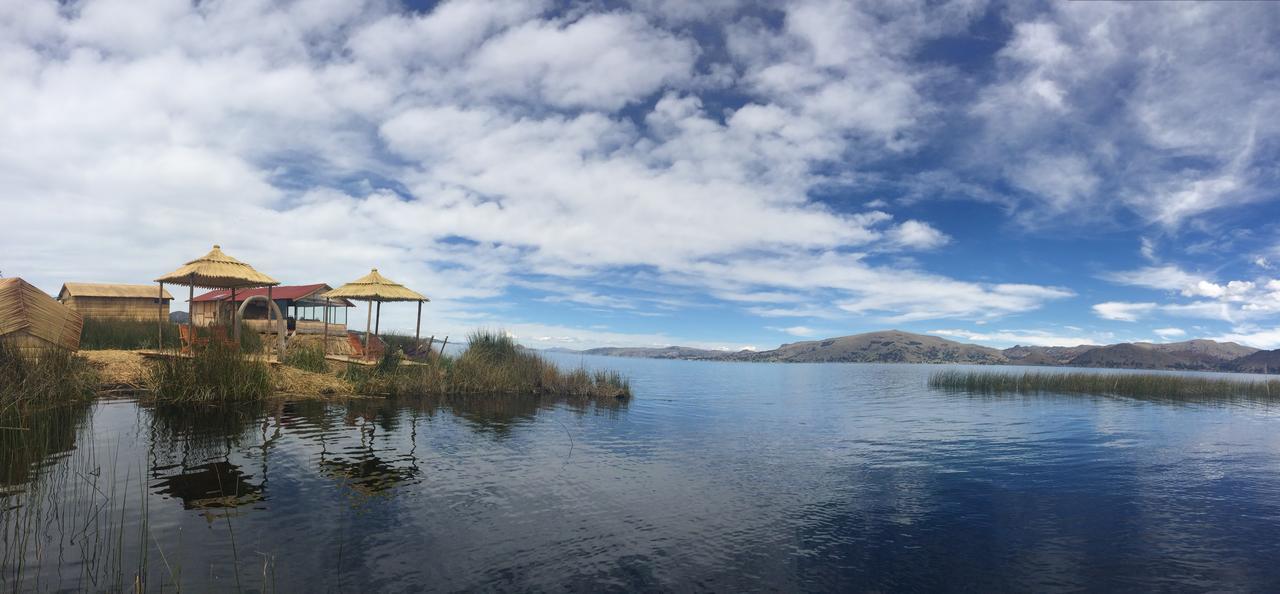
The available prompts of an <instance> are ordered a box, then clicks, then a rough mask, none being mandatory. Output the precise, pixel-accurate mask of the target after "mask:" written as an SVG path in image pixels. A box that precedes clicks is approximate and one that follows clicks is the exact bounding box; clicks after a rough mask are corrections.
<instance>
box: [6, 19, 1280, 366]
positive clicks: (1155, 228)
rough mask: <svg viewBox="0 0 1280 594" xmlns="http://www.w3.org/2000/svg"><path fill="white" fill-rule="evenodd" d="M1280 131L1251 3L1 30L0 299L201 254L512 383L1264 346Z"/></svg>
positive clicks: (1275, 290)
mask: <svg viewBox="0 0 1280 594" xmlns="http://www.w3.org/2000/svg"><path fill="white" fill-rule="evenodd" d="M1278 112H1280V5H1278V4H1275V3H1225V2H1206V3H1183V2H1178V3H1170V4H1161V3H1155V2H1143V3H1130V2H1123V3H1104V2H1052V3H1043V4H1040V3H1028V2H1013V3H993V2H985V1H980V0H957V1H930V2H910V1H893V2H838V1H826V0H816V1H796V2H787V3H783V2H748V1H736V0H703V1H701V2H681V1H675V0H636V1H634V2H624V1H599V2H568V3H564V2H561V3H553V2H540V1H537V0H519V1H515V2H505V1H497V0H470V1H450V2H439V3H436V2H416V1H415V2H408V3H401V2H398V1H394V0H369V1H361V0H297V1H293V2H288V1H277V2H266V1H258V0H235V1H230V0H226V1H224V0H200V1H196V2H192V1H189V0H188V1H182V0H81V1H74V0H71V1H63V2H53V1H47V0H0V274H3V275H4V276H6V277H13V276H18V277H22V278H25V279H26V280H28V281H30V282H32V283H34V284H36V285H37V286H40V287H41V288H43V289H45V290H46V291H49V292H50V293H56V292H57V290H58V288H59V287H60V286H61V284H62V283H64V282H68V281H82V282H91V281H99V282H136V283H146V282H151V281H152V280H153V279H155V278H156V277H157V276H159V275H161V274H164V273H167V272H169V271H171V270H173V269H175V268H177V267H178V266H180V265H181V264H183V263H184V262H186V261H187V260H190V259H193V258H196V257H198V256H200V255H203V254H204V253H205V252H207V251H208V250H209V248H210V246H211V245H213V244H220V245H221V246H222V248H223V250H224V251H226V252H227V253H228V254H230V255H232V256H234V257H237V258H239V259H241V260H244V261H246V262H248V263H250V264H251V265H253V266H254V267H256V268H258V269H259V270H261V271H263V272H265V273H267V274H270V275H272V276H274V277H276V278H277V279H279V280H281V281H282V282H284V283H285V284H306V283H315V282H327V283H329V284H331V285H334V286H336V285H338V284H341V283H343V282H346V281H348V280H352V279H355V278H357V277H359V276H361V275H363V274H365V273H367V272H368V270H369V269H370V268H373V267H377V268H378V269H379V270H380V271H381V272H382V273H383V274H384V275H386V276H388V277H390V278H392V279H394V280H397V281H399V282H401V283H403V284H405V285H407V286H409V287H411V288H414V289H416V290H418V291H420V292H422V293H424V294H426V295H427V296H429V297H430V298H431V300H432V301H431V303H429V304H427V306H426V307H425V308H424V320H423V327H424V330H423V334H424V335H429V334H434V335H436V336H437V337H439V336H443V335H451V336H454V337H457V336H462V335H465V334H466V332H468V331H469V330H472V329H477V328H487V329H495V330H505V331H508V332H510V333H512V334H514V335H515V336H517V337H518V338H519V340H520V341H521V342H523V343H525V344H527V345H529V346H535V347H542V348H548V347H563V348H572V349H581V348H591V347H597V346H665V345H671V344H680V345H686V346H695V347H705V348H727V349H740V348H757V349H766V348H773V347H775V346H777V345H778V344H780V343H786V342H794V341H797V340H806V339H814V338H821V337H827V336H839V335H846V334H854V333H858V332H866V331H872V330H879V329H888V328H897V329H902V330H907V331H912V332H922V333H930V334H936V335H939V336H944V337H947V338H952V339H955V340H961V341H965V342H975V343H980V344H986V345H991V346H997V347H1006V346H1011V345H1014V344H1024V345H1028V344H1030V345H1076V344H1090V343H1094V344H1105V343H1112V342H1121V341H1133V340H1146V341H1157V342H1162V341H1177V340H1186V339H1189V338H1213V339H1217V340H1231V341H1236V342H1240V343H1243V344H1248V345H1252V346H1255V347H1259V348H1280V268H1278V267H1280V234H1278V233H1277V231H1278V230H1280V229H1278V227H1280V225H1278V224H1277V221H1280V218H1277V215H1280V183H1277V182H1278V181H1280V165H1277V164H1278V163H1280V159H1278V158H1277V157H1280V119H1278V118H1277V117H1276V114H1277V113H1278ZM184 306H185V304H176V306H175V309H182V308H183V307H184ZM382 313H383V320H382V324H381V327H382V328H383V329H392V330H407V331H412V329H413V325H414V313H415V308H414V307H413V306H412V305H404V306H402V307H398V306H396V305H388V306H387V307H384V308H383V311H382ZM352 319H353V320H359V321H358V322H355V323H353V324H352V327H353V328H358V327H362V326H363V319H364V316H363V310H362V309H361V310H357V311H355V312H353V313H352Z"/></svg>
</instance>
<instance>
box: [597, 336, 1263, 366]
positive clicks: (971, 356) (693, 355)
mask: <svg viewBox="0 0 1280 594" xmlns="http://www.w3.org/2000/svg"><path fill="white" fill-rule="evenodd" d="M575 352H581V353H583V354H587V355H606V356H613V357H646V358H652V359H692V360H704V361H705V360H715V361H761V362H787V363H969V364H978V365H997V364H1004V365H1044V366H1072V367H1114V368H1121V369H1184V370H1205V371H1235V370H1239V371H1254V372H1265V371H1263V370H1275V371H1273V372H1275V373H1280V350H1277V351H1259V350H1258V349H1255V348H1252V347H1247V346H1243V345H1239V344H1236V343H1234V342H1217V341H1213V340H1206V339H1196V340H1187V341H1183V342H1170V343H1150V342H1125V343H1120V344H1111V345H1104V346H1098V345H1087V344H1086V345H1077V346H1072V347H1057V346H1055V347H1042V346H1023V345H1017V346H1014V347H1010V348H1007V349H1004V350H999V349H993V348H990V347H985V346H980V345H976V344H967V343H962V342H956V341H954V340H947V339H945V338H940V337H937V336H930V335H926V334H913V333H910V332H903V331H901V330H884V331H880V332H868V333H866V334H855V335H853V336H840V337H836V338H827V339H823V340H808V341H804V342H793V343H789V344H784V345H782V346H780V347H778V348H776V349H773V350H769V351H738V352H736V353H733V352H728V351H713V350H707V349H695V348H689V347H681V346H669V347H662V348H626V347H621V348H619V347H609V348H598V349H590V350H586V351H575Z"/></svg>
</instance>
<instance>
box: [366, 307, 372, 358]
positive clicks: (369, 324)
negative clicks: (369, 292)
mask: <svg viewBox="0 0 1280 594" xmlns="http://www.w3.org/2000/svg"><path fill="white" fill-rule="evenodd" d="M366 303H368V305H369V307H368V309H369V313H368V315H367V316H366V317H365V320H364V356H365V358H366V359H368V358H369V329H370V328H371V327H372V326H373V300H372V299H369V300H368V301H367V302H366Z"/></svg>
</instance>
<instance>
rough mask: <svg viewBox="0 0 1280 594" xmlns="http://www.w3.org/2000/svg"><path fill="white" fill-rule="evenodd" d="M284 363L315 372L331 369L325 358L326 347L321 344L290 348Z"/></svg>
mask: <svg viewBox="0 0 1280 594" xmlns="http://www.w3.org/2000/svg"><path fill="white" fill-rule="evenodd" d="M284 364H285V365H288V366H290V367H297V368H298V369H301V370H304V371H312V372H315V373H325V372H326V371H328V370H329V367H328V363H326V362H325V358H324V347H322V346H320V345H316V346H305V347H300V348H296V349H290V350H289V351H288V352H287V353H285V356H284Z"/></svg>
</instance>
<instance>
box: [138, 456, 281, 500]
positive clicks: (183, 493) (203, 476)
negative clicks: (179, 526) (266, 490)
mask: <svg viewBox="0 0 1280 594" xmlns="http://www.w3.org/2000/svg"><path fill="white" fill-rule="evenodd" d="M172 471H177V472H176V473H175V474H167V473H169V472H172ZM152 478H153V479H154V482H153V483H152V486H153V487H154V489H155V492H156V493H158V494H161V495H166V496H169V497H172V498H175V499H179V500H181V501H182V507H183V509H209V508H219V507H238V506H241V505H248V504H251V503H255V502H257V501H261V500H262V499H263V487H264V485H263V484H262V483H254V482H253V475H251V474H246V473H245V472H244V471H243V470H241V468H240V467H239V466H236V465H235V464H232V463H230V462H227V461H225V460H220V461H217V462H208V463H205V464H200V465H197V466H190V467H176V468H171V467H156V468H152Z"/></svg>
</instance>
